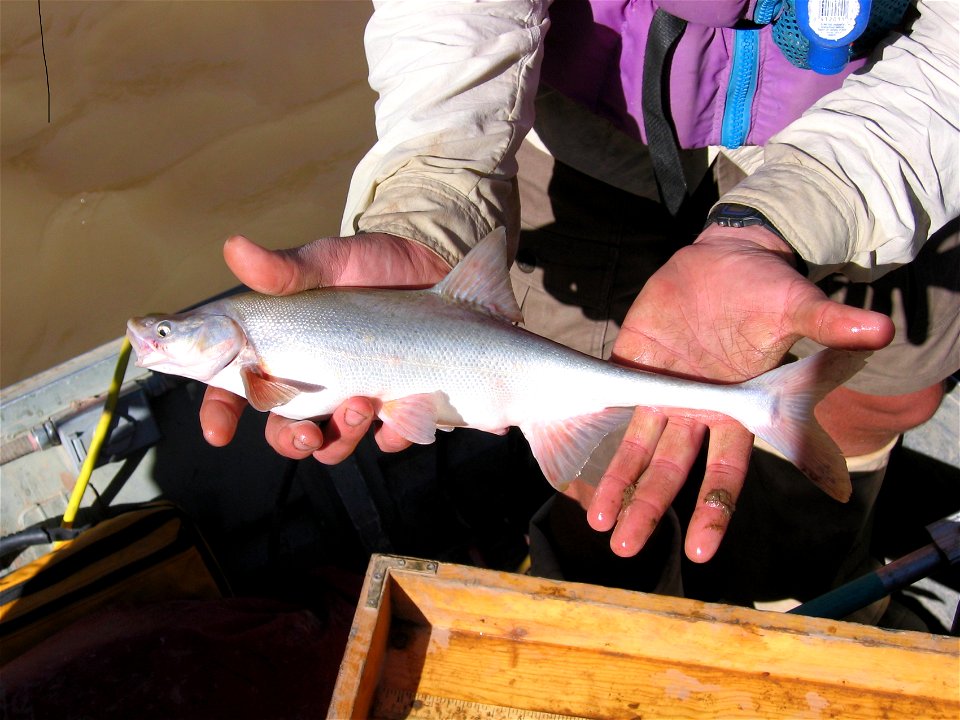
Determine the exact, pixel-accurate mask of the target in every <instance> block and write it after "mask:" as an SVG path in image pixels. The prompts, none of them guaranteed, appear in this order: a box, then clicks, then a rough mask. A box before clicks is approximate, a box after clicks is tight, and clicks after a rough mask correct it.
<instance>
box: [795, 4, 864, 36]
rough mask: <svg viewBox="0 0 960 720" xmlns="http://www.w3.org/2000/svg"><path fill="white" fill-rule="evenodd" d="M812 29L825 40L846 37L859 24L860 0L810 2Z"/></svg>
mask: <svg viewBox="0 0 960 720" xmlns="http://www.w3.org/2000/svg"><path fill="white" fill-rule="evenodd" d="M808 2H809V5H808V6H807V7H808V10H809V13H810V29H811V30H813V32H814V33H816V34H817V35H818V36H820V37H822V38H823V39H824V40H839V39H840V38H843V37H846V36H847V35H849V34H850V33H851V32H853V28H854V26H855V25H856V23H857V15H859V14H860V2H859V0H808Z"/></svg>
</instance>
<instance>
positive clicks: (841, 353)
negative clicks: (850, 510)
mask: <svg viewBox="0 0 960 720" xmlns="http://www.w3.org/2000/svg"><path fill="white" fill-rule="evenodd" d="M869 356H870V353H869V352H854V351H847V350H831V349H827V350H821V351H820V352H818V353H817V354H815V355H811V356H810V357H807V358H804V359H803V360H798V361H797V362H793V363H789V364H787V365H784V366H782V367H779V368H776V369H775V370H771V371H770V372H767V373H764V374H763V375H760V376H759V377H756V378H754V379H753V380H749V381H747V382H745V383H744V384H743V387H744V388H748V387H750V388H754V389H758V390H761V391H762V392H763V393H764V394H767V395H770V396H772V397H774V398H775V399H776V402H775V407H774V410H773V412H772V413H771V420H770V421H769V423H766V424H763V425H760V426H751V425H749V424H746V423H745V424H746V425H747V428H748V429H749V430H750V431H751V432H752V433H754V434H755V435H756V436H757V437H759V438H761V439H762V440H765V441H766V442H767V443H769V444H770V445H771V446H773V447H774V448H776V450H777V451H779V452H780V453H782V454H783V456H784V457H786V458H787V459H788V460H790V462H792V463H793V464H794V465H796V466H797V468H798V469H799V470H800V471H801V472H803V474H804V475H806V476H807V477H808V478H809V479H810V480H811V481H812V482H813V483H814V485H816V486H817V487H818V488H820V489H821V490H823V491H824V492H825V493H827V495H829V496H830V497H832V498H833V499H835V500H838V501H840V502H847V500H849V499H850V495H851V493H852V492H853V488H852V486H851V484H850V473H849V472H848V471H847V464H846V461H845V460H844V458H843V454H842V453H841V452H840V448H839V447H837V444H836V443H835V442H834V441H833V439H832V438H831V437H830V436H829V435H828V434H827V432H826V430H824V429H823V428H822V427H821V426H820V423H818V422H817V420H816V418H815V417H814V414H813V409H814V407H815V406H816V405H817V403H819V402H820V401H821V400H822V399H823V398H824V397H825V396H826V395H827V393H829V392H830V391H832V390H834V389H835V388H837V387H838V386H839V385H842V384H843V383H845V382H846V381H847V380H849V379H850V378H851V377H853V376H854V375H855V374H856V373H857V372H858V371H859V370H860V369H861V368H863V367H864V365H865V364H866V360H867V358H868V357H869Z"/></svg>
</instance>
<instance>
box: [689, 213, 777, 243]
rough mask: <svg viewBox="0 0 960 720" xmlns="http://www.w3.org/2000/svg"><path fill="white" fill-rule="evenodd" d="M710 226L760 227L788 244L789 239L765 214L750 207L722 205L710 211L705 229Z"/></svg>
mask: <svg viewBox="0 0 960 720" xmlns="http://www.w3.org/2000/svg"><path fill="white" fill-rule="evenodd" d="M710 225H719V226H720V227H732V228H742V227H753V226H754V225H759V226H760V227H763V228H766V229H767V230H769V231H770V232H772V233H773V234H774V235H776V236H777V237H778V238H780V239H781V240H783V241H784V242H787V239H786V238H785V237H784V236H783V233H781V232H780V231H779V230H777V229H776V228H775V227H774V226H773V224H772V223H771V222H770V221H769V220H767V218H766V216H765V215H764V214H763V213H761V212H760V211H759V210H757V209H756V208H752V207H750V206H749V205H737V204H736V203H720V204H719V205H717V206H716V207H715V208H714V209H713V210H711V211H710V214H709V215H707V222H706V224H704V226H703V227H704V229H706V228H708V227H709V226H710ZM787 244H788V245H789V243H787Z"/></svg>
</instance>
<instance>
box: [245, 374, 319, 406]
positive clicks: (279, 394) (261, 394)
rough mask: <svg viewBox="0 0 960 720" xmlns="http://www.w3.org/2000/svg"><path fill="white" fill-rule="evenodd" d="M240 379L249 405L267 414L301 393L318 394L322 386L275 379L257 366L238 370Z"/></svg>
mask: <svg viewBox="0 0 960 720" xmlns="http://www.w3.org/2000/svg"><path fill="white" fill-rule="evenodd" d="M240 379H241V380H243V390H244V394H245V395H246V397H247V402H249V403H250V405H252V406H253V407H254V408H255V409H256V410H259V411H260V412H267V411H268V410H273V409H274V408H276V407H280V406H281V405H286V404H287V403H288V402H290V401H291V400H293V399H294V398H295V397H297V395H299V394H300V393H302V392H320V391H321V390H323V386H322V385H310V384H308V383H301V382H298V381H296V380H284V379H282V378H275V377H273V376H272V375H269V374H268V373H266V372H264V371H263V368H261V367H260V366H259V365H252V364H251V365H245V366H244V367H243V368H242V369H241V370H240Z"/></svg>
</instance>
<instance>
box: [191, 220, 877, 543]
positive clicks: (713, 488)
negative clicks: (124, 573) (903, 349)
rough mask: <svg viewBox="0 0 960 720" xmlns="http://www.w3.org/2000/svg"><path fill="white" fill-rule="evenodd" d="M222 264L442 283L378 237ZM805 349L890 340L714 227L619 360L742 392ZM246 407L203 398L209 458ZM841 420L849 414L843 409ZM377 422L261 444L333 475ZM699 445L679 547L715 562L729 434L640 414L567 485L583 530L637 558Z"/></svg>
mask: <svg viewBox="0 0 960 720" xmlns="http://www.w3.org/2000/svg"><path fill="white" fill-rule="evenodd" d="M224 257H225V259H226V262H227V264H228V266H229V267H230V269H231V270H232V271H233V272H234V274H235V275H236V276H237V277H238V278H239V279H240V280H241V281H242V282H243V283H245V284H246V285H248V286H250V287H251V288H253V289H255V290H258V291H260V292H265V293H270V294H288V293H293V292H298V291H300V290H305V289H309V288H313V287H318V286H329V285H354V286H357V285H366V286H388V287H425V286H429V285H432V284H434V283H435V282H437V281H438V280H439V279H440V278H442V277H443V276H444V275H445V274H446V273H447V272H448V270H449V268H448V266H447V265H446V263H444V262H443V261H442V260H441V259H440V258H439V257H437V256H436V255H434V254H433V253H432V252H431V251H430V250H428V249H426V248H424V247H422V246H420V245H418V244H416V243H412V242H409V241H407V240H404V239H401V238H398V237H395V236H391V235H385V234H373V233H371V234H366V235H358V236H354V237H348V238H321V239H319V240H316V241H314V242H313V243H310V244H308V245H305V246H303V247H302V248H297V249H293V250H282V251H268V250H265V249H263V248H261V247H259V246H257V245H256V244H254V243H252V242H251V241H249V240H247V239H245V238H242V237H239V236H237V237H233V238H230V239H229V240H227V242H226V244H225V246H224ZM801 336H807V337H811V338H813V339H814V340H816V341H818V342H820V343H821V344H823V345H826V346H828V347H835V348H843V349H879V348H881V347H884V346H885V345H887V344H888V343H889V342H890V340H891V339H892V337H893V326H892V323H891V322H890V320H889V318H887V317H886V316H884V315H880V314H878V313H873V312H869V311H864V310H859V309H855V308H849V307H847V306H844V305H841V304H838V303H834V302H831V301H830V300H828V299H827V298H826V297H825V296H824V295H823V294H822V292H821V291H820V290H819V289H818V288H817V287H816V286H815V285H813V284H812V283H810V282H809V281H808V280H806V278H804V277H803V276H801V275H800V274H799V273H797V272H796V270H795V269H794V260H793V254H792V251H791V250H790V249H789V247H787V246H786V244H785V243H783V241H782V240H780V239H779V238H778V237H777V236H776V235H774V234H772V233H770V232H769V231H766V230H764V229H762V228H742V229H725V228H719V227H711V228H709V229H707V230H705V231H704V232H703V233H702V234H701V236H700V238H698V241H697V243H696V244H695V245H693V246H690V247H687V248H684V249H682V250H680V251H679V252H678V253H676V254H675V255H674V256H673V258H671V260H670V261H668V262H667V263H666V264H665V265H664V266H663V267H662V268H661V269H660V270H659V271H658V272H657V273H656V274H654V276H653V277H652V278H651V279H650V280H649V281H648V283H647V284H646V286H645V287H644V289H643V291H642V292H641V293H640V295H639V296H638V297H637V299H636V301H635V302H634V304H633V306H632V308H631V309H630V312H629V313H628V315H627V318H626V320H625V322H624V325H623V328H622V329H621V332H620V335H619V337H618V340H617V343H616V346H615V349H614V353H615V357H616V358H617V359H618V361H620V362H624V363H627V364H634V365H638V366H641V367H650V368H657V369H660V370H666V371H667V372H670V373H674V374H678V375H686V376H691V377H697V378H709V379H712V380H720V381H739V380H744V379H747V378H750V377H754V376H756V375H759V374H760V373H761V372H763V371H765V370H767V369H770V368H773V367H775V366H776V365H777V364H778V363H779V362H780V360H781V358H782V356H783V355H784V354H785V353H786V351H787V350H788V349H789V347H790V346H791V345H792V344H793V343H794V342H795V341H796V340H797V339H798V338H800V337H801ZM864 397H866V396H864ZM848 400H849V399H848ZM854 400H855V399H854ZM245 404H246V401H245V400H244V399H243V398H240V397H237V396H235V395H232V394H230V393H228V392H226V391H223V390H219V389H216V388H208V389H207V392H206V395H205V397H204V401H203V405H202V407H201V410H200V422H201V425H202V428H203V432H204V436H205V437H206V439H207V440H208V441H209V442H210V443H211V444H213V445H216V446H222V445H225V444H227V443H228V442H229V441H230V440H231V439H232V437H233V434H234V432H235V430H236V425H237V421H238V419H239V415H240V413H241V412H242V410H243V407H244V406H245ZM823 405H828V403H827V402H826V401H825V402H824V403H822V404H821V406H823ZM845 408H846V409H847V410H849V409H850V405H849V402H848V403H847V405H846V406H845ZM818 417H822V414H821V413H818ZM374 419H375V414H374V408H373V406H372V405H371V403H370V402H369V401H367V400H365V399H363V398H351V399H350V400H348V401H347V402H345V403H344V404H343V405H341V406H340V407H339V408H338V409H337V410H336V411H335V412H334V414H333V416H332V417H331V418H330V419H329V420H328V421H326V422H325V423H323V425H322V426H321V425H318V424H317V423H314V422H311V421H304V420H301V421H293V420H289V419H286V418H282V417H280V416H277V415H270V417H269V418H268V421H267V425H266V439H267V442H268V443H269V444H270V445H271V447H273V448H274V449H275V450H276V451H277V452H278V453H280V454H281V455H283V456H285V457H290V458H294V459H303V458H306V457H309V456H311V455H312V456H313V457H314V458H315V459H317V460H318V461H320V462H324V463H336V462H340V461H341V460H343V459H345V458H346V457H347V456H349V455H350V454H351V453H352V452H353V451H354V449H355V448H356V446H357V443H358V442H359V441H360V439H361V438H362V437H363V436H364V435H365V434H366V432H367V431H368V429H369V428H370V426H371V424H372V422H373V421H374ZM827 421H828V422H829V418H827ZM705 423H706V424H705ZM708 425H709V435H708V433H707V429H708V427H707V426H708ZM825 426H827V427H828V429H829V430H831V431H833V432H832V434H834V439H835V440H837V442H838V444H839V445H840V446H841V448H842V449H846V448H847V447H848V446H850V445H851V443H853V442H855V439H856V438H858V437H860V436H859V435H858V433H857V428H844V427H842V424H839V425H836V426H835V427H831V426H829V425H827V424H826V423H825ZM375 438H376V442H377V443H378V445H379V446H380V447H381V448H382V449H384V450H386V451H389V452H393V451H398V450H402V449H404V448H406V447H408V446H409V444H410V443H409V442H408V441H407V440H405V439H404V438H402V437H400V436H398V435H397V434H396V433H394V432H392V431H390V430H389V429H388V428H385V427H383V426H380V427H378V428H377V430H376V432H375ZM707 438H708V442H709V445H708V456H707V472H706V475H705V477H704V479H703V482H702V485H701V490H700V499H701V502H700V503H699V504H698V507H697V510H696V512H695V513H694V516H693V519H692V521H691V525H690V528H689V530H688V533H687V538H686V552H687V555H688V556H689V557H690V558H691V559H693V560H696V561H706V560H708V559H709V558H711V557H712V556H713V554H714V553H715V552H716V549H717V547H718V546H719V543H720V540H721V539H722V537H723V533H724V532H725V531H726V527H727V524H728V523H729V520H730V513H729V512H727V511H726V510H725V509H724V508H723V507H722V506H718V504H717V503H709V502H707V503H705V502H703V501H704V500H709V499H710V498H712V497H717V493H719V492H722V493H726V494H725V495H723V497H724V498H729V499H730V501H731V506H734V505H735V503H736V500H737V497H738V496H739V493H740V489H741V487H742V485H743V481H744V477H745V474H746V466H747V461H748V458H749V455H750V450H751V447H752V436H751V435H750V433H749V432H748V431H747V430H745V429H744V428H743V427H742V426H740V425H739V424H737V423H735V422H733V421H732V420H728V419H725V418H723V417H722V416H717V417H716V418H710V419H708V420H707V419H700V420H691V419H689V418H671V419H670V420H667V419H666V418H665V417H664V416H663V415H661V414H659V413H653V412H642V411H637V413H636V414H635V415H634V419H633V422H632V424H631V426H630V428H629V430H628V432H627V436H626V438H625V440H624V443H623V444H622V445H621V447H620V449H619V450H618V452H617V454H616V456H615V458H614V460H613V462H612V464H611V466H610V468H609V469H608V471H607V472H606V474H605V476H604V478H603V480H602V481H601V483H600V485H599V486H598V488H597V489H596V491H594V490H593V488H586V487H582V486H578V485H577V484H576V483H574V484H573V485H572V486H571V489H570V491H569V493H570V494H571V495H573V496H574V497H576V498H577V499H578V500H579V501H580V502H581V504H582V505H583V506H584V507H586V508H588V512H587V518H588V521H589V522H590V524H591V526H592V527H594V528H595V529H597V530H610V529H613V530H614V531H613V534H612V537H611V547H612V549H613V551H614V552H615V553H617V554H619V555H624V556H629V555H633V554H635V553H636V552H638V551H639V550H640V548H641V547H642V546H643V544H644V543H645V542H646V540H647V538H648V537H649V536H650V533H651V532H652V530H653V528H654V527H655V526H656V523H657V522H658V521H659V519H660V517H662V515H663V513H664V512H665V511H666V509H667V507H668V506H669V505H670V503H671V502H672V500H673V499H674V497H675V496H676V495H677V493H678V492H679V490H680V487H681V486H682V484H683V483H684V481H685V480H686V477H687V474H688V473H689V471H690V468H691V466H692V464H693V462H694V459H695V458H696V456H697V453H698V451H699V448H700V446H701V444H702V442H703V441H704V439H707ZM638 478H639V480H638ZM634 483H636V488H635V490H634V491H633V492H632V499H631V502H630V503H629V504H628V506H627V507H626V508H624V509H621V501H622V499H623V497H624V491H625V490H626V489H627V488H628V487H630V486H632V485H633V484H634ZM711 493H713V495H711Z"/></svg>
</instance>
